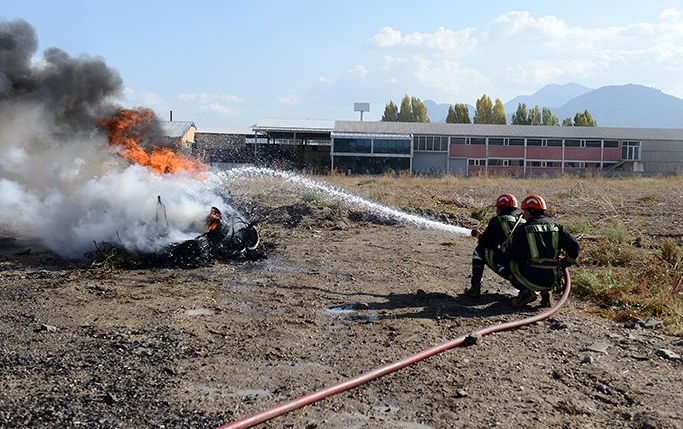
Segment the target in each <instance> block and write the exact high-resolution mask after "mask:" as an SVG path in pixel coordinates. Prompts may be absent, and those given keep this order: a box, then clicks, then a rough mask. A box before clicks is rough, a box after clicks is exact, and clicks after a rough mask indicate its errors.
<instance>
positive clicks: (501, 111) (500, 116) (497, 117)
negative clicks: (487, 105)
mask: <svg viewBox="0 0 683 429" xmlns="http://www.w3.org/2000/svg"><path fill="white" fill-rule="evenodd" d="M493 123H494V124H502V125H505V124H507V120H506V119H505V107H503V102H502V101H500V98H496V102H495V103H494V104H493Z"/></svg>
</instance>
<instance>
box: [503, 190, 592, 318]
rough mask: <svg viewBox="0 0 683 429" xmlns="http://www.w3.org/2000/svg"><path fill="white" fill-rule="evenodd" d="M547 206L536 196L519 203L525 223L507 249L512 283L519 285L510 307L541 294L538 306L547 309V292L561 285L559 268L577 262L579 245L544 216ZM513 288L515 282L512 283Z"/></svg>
mask: <svg viewBox="0 0 683 429" xmlns="http://www.w3.org/2000/svg"><path fill="white" fill-rule="evenodd" d="M546 209H547V206H546V203H545V200H544V199H543V198H542V197H540V196H539V195H529V196H528V197H526V198H525V199H524V200H523V201H522V210H523V213H522V215H523V216H524V219H525V220H526V223H524V224H523V225H520V227H519V228H517V230H516V231H515V232H514V234H513V236H512V242H511V244H510V247H509V248H508V250H507V251H508V253H509V255H510V258H511V261H510V270H511V271H512V275H513V277H514V281H515V282H516V283H518V284H519V285H521V288H520V289H519V294H518V295H517V296H516V297H515V298H513V299H512V305H513V306H515V307H521V306H524V305H526V304H529V303H531V302H534V301H535V300H536V298H537V296H536V292H540V293H541V306H542V307H549V306H550V305H551V302H550V291H551V290H552V289H553V288H554V287H556V286H559V285H560V284H561V281H562V269H563V268H565V267H567V266H569V265H572V264H574V263H576V259H577V258H578V257H579V248H580V246H579V242H578V241H577V240H576V238H575V237H574V236H573V235H571V234H570V233H569V232H567V231H566V230H565V229H564V228H563V227H562V226H561V225H557V224H555V223H553V222H551V221H550V219H548V218H547V217H546V214H545V212H546ZM513 285H514V283H513Z"/></svg>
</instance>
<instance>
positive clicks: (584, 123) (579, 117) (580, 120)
mask: <svg viewBox="0 0 683 429" xmlns="http://www.w3.org/2000/svg"><path fill="white" fill-rule="evenodd" d="M574 126H575V127H597V126H598V123H597V122H595V119H593V116H591V114H590V113H589V112H588V110H585V111H584V112H583V113H577V114H576V115H574Z"/></svg>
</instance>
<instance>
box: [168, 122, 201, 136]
mask: <svg viewBox="0 0 683 429" xmlns="http://www.w3.org/2000/svg"><path fill="white" fill-rule="evenodd" d="M159 125H161V129H162V130H163V131H164V135H165V136H166V137H171V138H181V137H183V136H185V134H187V132H188V131H189V130H190V128H192V127H194V128H195V130H196V129H197V126H196V125H195V124H194V122H192V121H159Z"/></svg>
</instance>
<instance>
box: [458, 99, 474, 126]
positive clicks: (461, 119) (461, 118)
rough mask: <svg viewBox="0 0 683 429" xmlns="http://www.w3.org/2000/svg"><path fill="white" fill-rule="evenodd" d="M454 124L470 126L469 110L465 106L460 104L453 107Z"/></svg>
mask: <svg viewBox="0 0 683 429" xmlns="http://www.w3.org/2000/svg"><path fill="white" fill-rule="evenodd" d="M455 123H456V124H471V123H472V121H471V120H470V108H469V107H467V104H464V103H460V104H456V105H455Z"/></svg>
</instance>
